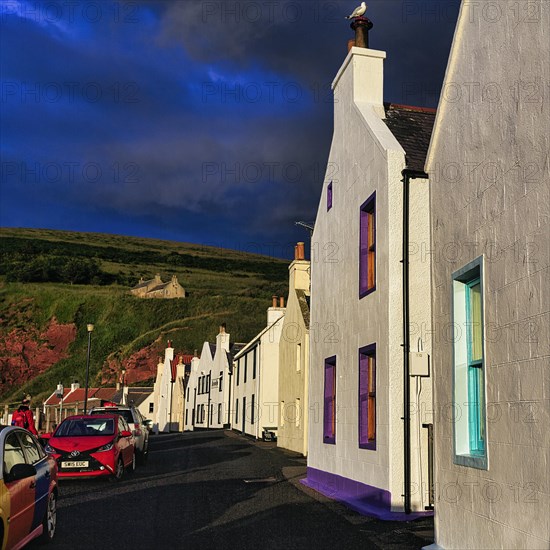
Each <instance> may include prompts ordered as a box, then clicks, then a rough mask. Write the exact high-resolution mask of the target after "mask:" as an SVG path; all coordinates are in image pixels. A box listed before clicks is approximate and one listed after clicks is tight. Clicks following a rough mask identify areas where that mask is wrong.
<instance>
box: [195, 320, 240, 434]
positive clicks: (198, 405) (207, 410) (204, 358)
mask: <svg viewBox="0 0 550 550" xmlns="http://www.w3.org/2000/svg"><path fill="white" fill-rule="evenodd" d="M241 347H242V344H232V345H231V344H230V335H229V334H228V333H227V332H226V331H225V325H221V326H220V330H219V333H218V335H217V336H216V344H211V343H210V342H204V344H203V348H202V352H201V357H200V359H197V360H196V361H194V362H193V363H192V366H191V374H190V377H189V382H188V384H187V388H186V412H185V429H186V430H196V429H221V428H228V427H229V426H230V409H229V404H230V399H231V368H232V354H233V353H236V352H237V351H239V350H240V349H241Z"/></svg>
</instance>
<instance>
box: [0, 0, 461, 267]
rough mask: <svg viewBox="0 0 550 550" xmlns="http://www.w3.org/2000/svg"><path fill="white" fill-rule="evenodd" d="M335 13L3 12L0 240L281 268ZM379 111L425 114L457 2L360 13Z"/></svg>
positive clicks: (412, 1) (295, 231) (302, 207)
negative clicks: (213, 251)
mask: <svg viewBox="0 0 550 550" xmlns="http://www.w3.org/2000/svg"><path fill="white" fill-rule="evenodd" d="M358 3H359V2H357V1H356V0H351V1H341V0H339V1H324V0H318V1H315V2H313V1H308V0H294V1H291V0H272V1H271V0H265V1H264V0H260V1H246V0H242V1H235V2H233V1H206V0H205V1H195V0H166V1H163V0H157V1H135V0H134V1H120V2H110V1H109V0H90V1H87V0H59V1H54V0H44V1H35V0H2V3H1V4H0V10H1V12H0V16H1V34H0V48H1V51H0V70H1V79H2V83H1V98H0V100H1V103H0V106H1V111H2V113H1V114H2V120H1V127H0V128H1V134H0V149H1V169H2V170H1V178H0V225H2V226H16V227H42V228H54V229H69V230H77V231H97V232H106V233H120V234H126V235H136V236H143V237H154V238H166V239H171V240H177V241H189V242H196V243H201V244H211V245H216V246H223V247H228V248H235V249H241V250H249V251H254V252H263V253H266V254H275V255H277V256H288V255H290V251H291V250H292V248H291V247H290V246H289V244H290V243H294V242H295V241H296V240H302V239H304V238H305V237H306V234H305V233H304V230H303V229H300V228H297V227H295V225H294V222H295V221H297V220H310V221H311V220H313V219H314V217H315V213H316V210H317V203H318V200H319V193H320V188H321V185H322V180H323V174H324V168H325V164H326V161H327V155H328V151H329V147H330V141H331V138H332V114H333V105H332V96H331V93H330V83H331V82H332V80H333V78H334V75H335V74H336V72H337V70H338V68H339V67H340V65H341V63H342V61H343V60H344V57H345V55H346V51H347V49H346V48H347V40H348V39H349V38H351V37H352V31H351V30H350V28H349V22H347V21H345V20H344V15H346V14H348V13H350V12H351V11H352V10H353V8H354V7H355V6H356V5H357V4H358ZM367 3H368V5H369V9H368V12H367V15H368V17H369V18H370V19H371V20H372V21H373V23H374V28H373V30H372V31H371V36H370V40H371V44H370V45H371V47H372V48H375V49H380V50H385V51H386V52H387V55H388V57H387V60H386V64H385V99H386V101H393V102H396V103H405V104H412V105H421V106H437V99H438V95H439V90H440V87H441V83H442V80H443V75H444V71H445V67H446V63H447V57H448V53H449V48H450V44H451V41H452V35H453V31H454V27H455V23H456V18H457V13H458V4H459V2H458V0H432V1H430V0H425V1H422V0H370V1H369V2H367Z"/></svg>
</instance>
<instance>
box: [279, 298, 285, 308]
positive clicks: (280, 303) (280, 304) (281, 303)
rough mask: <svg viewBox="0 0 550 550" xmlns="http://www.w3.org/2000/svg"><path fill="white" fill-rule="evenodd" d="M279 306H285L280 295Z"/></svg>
mask: <svg viewBox="0 0 550 550" xmlns="http://www.w3.org/2000/svg"><path fill="white" fill-rule="evenodd" d="M279 307H285V299H284V298H283V297H282V296H281V297H280V298H279Z"/></svg>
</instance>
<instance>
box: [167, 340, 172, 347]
mask: <svg viewBox="0 0 550 550" xmlns="http://www.w3.org/2000/svg"><path fill="white" fill-rule="evenodd" d="M168 347H169V348H171V347H172V340H168Z"/></svg>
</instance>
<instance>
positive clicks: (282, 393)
mask: <svg viewBox="0 0 550 550" xmlns="http://www.w3.org/2000/svg"><path fill="white" fill-rule="evenodd" d="M288 272H289V282H288V299H287V303H286V311H285V317H284V319H283V326H282V335H281V339H280V342H279V429H278V432H277V446H278V447H282V448H284V449H288V450H290V451H294V452H296V453H300V454H302V455H304V456H305V455H307V426H308V412H309V406H308V376H309V300H310V276H309V274H310V263H309V261H308V260H306V259H305V253H304V243H303V242H300V243H298V244H297V246H296V247H295V253H294V261H293V262H292V263H291V264H290V265H289V267H288Z"/></svg>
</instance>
